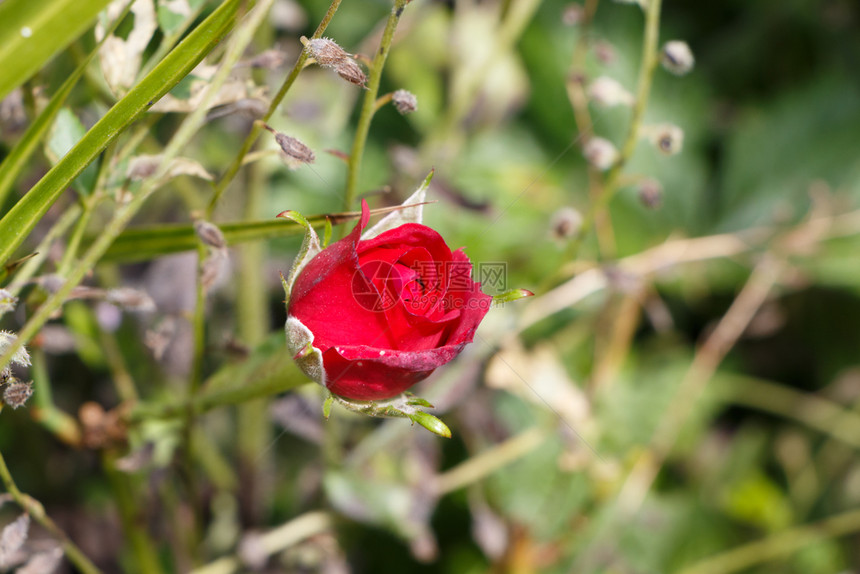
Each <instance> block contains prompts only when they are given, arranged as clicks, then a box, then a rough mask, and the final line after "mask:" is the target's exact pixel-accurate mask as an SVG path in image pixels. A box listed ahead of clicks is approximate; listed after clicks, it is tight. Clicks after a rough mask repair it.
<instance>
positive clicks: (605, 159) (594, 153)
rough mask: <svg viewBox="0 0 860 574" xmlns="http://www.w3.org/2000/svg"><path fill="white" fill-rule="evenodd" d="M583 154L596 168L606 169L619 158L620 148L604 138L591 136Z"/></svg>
mask: <svg viewBox="0 0 860 574" xmlns="http://www.w3.org/2000/svg"><path fill="white" fill-rule="evenodd" d="M582 155H583V156H585V159H586V160H587V161H588V163H590V164H591V165H592V166H593V167H594V168H596V169H599V170H600V171H606V170H607V169H609V168H610V167H612V165H613V164H614V163H615V162H616V161H617V160H618V150H616V149H615V146H614V145H612V142H610V141H609V140H606V139H604V138H591V139H589V140H588V142H587V143H586V144H585V147H584V148H583V150H582Z"/></svg>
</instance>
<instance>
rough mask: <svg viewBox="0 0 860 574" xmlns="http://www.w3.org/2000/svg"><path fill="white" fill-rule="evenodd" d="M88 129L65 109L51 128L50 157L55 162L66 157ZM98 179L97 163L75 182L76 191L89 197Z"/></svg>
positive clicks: (91, 165) (49, 140)
mask: <svg viewBox="0 0 860 574" xmlns="http://www.w3.org/2000/svg"><path fill="white" fill-rule="evenodd" d="M85 133H86V129H85V128H84V124H82V123H81V120H79V119H78V117H77V116H76V115H75V114H74V113H73V112H72V111H71V110H70V109H68V108H63V109H61V110H60V113H58V114H57V119H56V121H55V122H54V126H53V127H52V128H51V136H50V138H49V139H48V157H49V158H50V159H51V161H53V162H55V163H56V162H57V161H59V160H60V159H61V158H62V157H63V156H64V155H66V154H67V153H69V151H70V150H71V149H72V148H73V147H74V146H75V144H76V143H78V142H79V141H80V140H81V138H82V137H84V134H85ZM97 177H98V166H97V165H96V164H95V163H91V164H90V165H88V166H87V167H86V168H85V169H84V171H83V172H81V175H79V176H78V177H77V178H76V179H75V181H74V186H75V189H77V190H78V192H79V193H81V195H89V193H90V192H91V191H92V190H93V187H95V183H96V178H97Z"/></svg>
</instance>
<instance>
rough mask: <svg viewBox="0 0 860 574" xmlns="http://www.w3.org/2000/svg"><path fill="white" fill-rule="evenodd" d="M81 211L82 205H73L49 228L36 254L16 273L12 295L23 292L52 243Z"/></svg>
mask: <svg viewBox="0 0 860 574" xmlns="http://www.w3.org/2000/svg"><path fill="white" fill-rule="evenodd" d="M81 211H82V209H81V206H80V205H77V204H75V205H72V206H70V207H69V208H68V209H66V210H65V211H64V212H63V214H62V215H61V216H60V218H59V219H58V220H57V221H55V222H54V225H52V226H51V229H50V230H48V233H46V234H45V237H43V238H42V241H40V242H39V245H37V246H36V250H35V251H34V253H35V254H34V255H33V256H32V257H31V258H30V259H28V260H27V261H26V262H25V263H24V264H23V265H21V268H20V269H18V271H17V272H16V273H15V281H14V282H13V283H12V284H11V285H10V286H9V292H10V293H12V295H15V296H16V297H17V296H18V294H20V293H21V289H23V288H24V285H26V284H27V282H28V281H30V279H32V278H33V276H34V275H35V274H36V271H38V270H39V267H41V266H42V263H44V262H45V259H46V258H47V257H48V250H49V248H50V247H51V244H52V243H53V242H54V241H55V240H56V239H57V238H58V237H60V236H61V235H63V234H64V233H65V232H66V231H68V230H69V228H70V227H72V226H73V225H74V224H75V221H77V219H78V217H80V215H81Z"/></svg>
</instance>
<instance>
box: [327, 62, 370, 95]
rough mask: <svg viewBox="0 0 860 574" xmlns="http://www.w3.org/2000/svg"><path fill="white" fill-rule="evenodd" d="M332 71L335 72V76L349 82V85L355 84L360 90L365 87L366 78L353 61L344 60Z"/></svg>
mask: <svg viewBox="0 0 860 574" xmlns="http://www.w3.org/2000/svg"><path fill="white" fill-rule="evenodd" d="M334 71H335V72H337V75H338V76H340V77H341V78H343V79H344V80H346V81H347V82H349V83H350V84H355V85H356V86H361V87H362V88H364V87H366V85H367V76H365V75H364V72H363V71H362V69H361V66H359V65H358V64H357V63H356V62H355V60H349V59H347V60H344V61H343V62H341V63H340V64H338V65H337V66H335V68H334Z"/></svg>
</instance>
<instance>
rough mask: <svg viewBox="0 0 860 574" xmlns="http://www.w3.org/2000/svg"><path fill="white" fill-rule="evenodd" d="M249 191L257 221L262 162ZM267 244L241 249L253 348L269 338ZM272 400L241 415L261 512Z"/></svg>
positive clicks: (241, 310)
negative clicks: (264, 273) (264, 277)
mask: <svg viewBox="0 0 860 574" xmlns="http://www.w3.org/2000/svg"><path fill="white" fill-rule="evenodd" d="M246 173H247V180H248V182H247V194H246V197H245V210H244V211H245V213H244V219H245V220H246V221H254V220H255V219H257V218H258V217H259V216H260V211H261V210H262V206H263V201H264V199H265V189H266V188H265V174H264V172H263V170H262V169H261V168H260V165H259V164H257V165H253V166H251V167H250V168H249V169H248V170H247V171H246ZM266 253H267V250H266V244H265V243H264V242H262V241H254V242H251V243H247V244H245V245H243V246H242V248H241V250H240V252H239V285H238V291H239V293H238V297H237V303H236V305H237V312H238V315H239V325H238V327H239V340H240V341H242V343H243V344H245V345H247V346H248V347H249V348H256V347H258V346H259V345H260V344H261V343H262V342H263V340H264V339H265V338H266V333H267V331H268V325H269V318H268V313H267V308H266V303H267V293H266V286H265V283H264V282H263V281H260V277H261V274H262V270H263V267H264V263H265V261H266V259H267V255H266ZM268 404H269V403H268V401H267V400H266V399H265V398H262V399H258V400H254V401H249V402H247V403H244V404H242V405H240V406H239V409H238V413H237V415H238V418H237V427H236V435H237V438H238V440H237V445H236V446H237V448H238V454H239V465H240V469H241V476H242V478H243V488H246V489H247V492H248V493H249V496H248V497H246V500H248V501H249V505H248V506H249V508H248V510H250V511H251V515H252V516H257V515H258V514H259V510H261V506H260V505H259V503H258V502H259V501H262V498H261V496H260V495H261V494H262V493H261V488H264V482H265V481H261V480H259V476H260V471H262V472H265V468H266V466H267V461H266V460H265V459H264V456H265V453H266V445H267V442H268V440H269V436H270V423H269V417H268V416H266V413H267V408H268Z"/></svg>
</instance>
